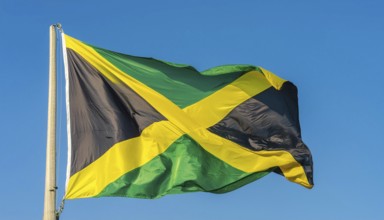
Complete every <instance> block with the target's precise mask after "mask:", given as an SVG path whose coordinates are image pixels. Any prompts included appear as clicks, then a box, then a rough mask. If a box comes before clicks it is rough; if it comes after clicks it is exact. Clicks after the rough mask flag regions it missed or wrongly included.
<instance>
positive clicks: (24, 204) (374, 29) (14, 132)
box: [0, 0, 384, 220]
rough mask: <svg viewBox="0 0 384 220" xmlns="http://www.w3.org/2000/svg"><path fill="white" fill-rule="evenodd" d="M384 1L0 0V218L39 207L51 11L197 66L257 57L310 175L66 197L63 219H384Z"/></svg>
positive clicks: (107, 36) (62, 161) (100, 37)
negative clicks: (283, 104)
mask: <svg viewBox="0 0 384 220" xmlns="http://www.w3.org/2000/svg"><path fill="white" fill-rule="evenodd" d="M383 10H384V1H379V0H339V1H338V0H321V1H320V0H319V1H304V0H302V1H276V0H271V1H260V0H249V1H243V0H237V1H225V0H221V1H218V0H217V1H212V0H194V1H176V0H173V1H168V0H163V1H156V0H152V1H149V0H143V1H129V0H126V1H123V0H121V1H116V0H109V1H98V0H92V1H90V0H87V1H74V0H65V1H53V0H52V1H43V0H34V1H28V0H24V1H21V0H0V67H1V70H0V76H1V78H0V80H1V85H0V94H1V95H0V103H1V104H0V121H1V123H0V137H1V144H0V146H1V156H0V169H1V181H0V193H1V194H0V219H2V220H13V219H14V220H20V219H41V218H42V213H43V197H44V175H45V147H46V124H47V99H48V92H47V91H48V46H49V45H48V41H49V25H51V24H53V23H56V22H60V23H62V25H63V28H64V31H65V32H66V33H67V34H68V35H71V36H73V37H75V38H78V39H80V40H82V41H85V42H87V43H90V44H93V45H97V46H100V47H103V48H108V49H111V50H115V51H119V52H123V53H127V54H132V55H139V56H150V57H155V58H158V59H162V60H168V61H172V62H176V63H185V64H190V65H193V66H195V67H196V68H197V69H199V70H205V69H208V68H211V67H214V66H217V65H222V64H252V65H258V66H262V67H264V68H266V69H268V70H270V71H272V72H274V73H276V74H277V75H279V76H281V77H283V78H285V79H287V80H290V81H292V82H293V83H295V84H296V86H297V87H298V89H299V107H300V120H301V127H302V136H303V140H304V142H305V143H306V144H307V145H308V146H309V148H310V149H311V151H312V154H313V159H314V181H315V187H314V188H313V189H312V190H308V189H306V188H304V187H301V186H299V185H296V184H294V183H291V182H289V181H287V180H285V179H284V178H283V177H281V176H279V175H276V174H273V173H271V174H270V175H268V176H266V177H264V178H262V179H260V180H258V181H256V182H253V183H251V184H249V185H247V186H245V187H242V188H240V189H238V190H236V191H233V192H231V193H227V194H222V195H215V194H210V193H189V194H181V195H170V196H165V197H163V198H161V199H156V200H142V199H130V198H99V199H79V200H70V201H67V202H66V206H65V210H64V212H63V214H62V218H61V219H62V220H69V219H71V220H77V219H93V220H99V219H116V220H120V219H167V220H173V219H183V220H196V219H199V220H205V219H213V220H215V219H221V220H232V219H263V220H268V219H271V220H274V219H299V220H300V219H314V220H324V219H327V220H330V219H335V220H340V219H347V220H355V219H356V220H361V219H367V220H371V219H372V220H376V219H377V220H379V219H384V198H383V197H384V189H383V187H384V172H383V168H384V156H383V155H384V141H383V139H382V138H383V137H384V129H383V125H384V114H383V113H384V87H383V83H384V72H383V63H384V13H383ZM61 73H63V71H61ZM59 78H61V79H62V80H63V75H61V76H59ZM61 83H63V82H62V81H61ZM61 85H62V84H61ZM62 100H63V97H62ZM63 108H64V107H63V106H62V105H61V108H60V109H63ZM62 118H64V114H62ZM64 122H65V120H63V121H62V123H61V129H59V131H60V134H61V135H60V139H59V141H58V142H59V145H60V155H59V168H58V169H59V177H58V186H59V195H58V200H60V198H61V197H62V196H63V194H64V192H63V190H64V185H65V168H66V136H65V125H64Z"/></svg>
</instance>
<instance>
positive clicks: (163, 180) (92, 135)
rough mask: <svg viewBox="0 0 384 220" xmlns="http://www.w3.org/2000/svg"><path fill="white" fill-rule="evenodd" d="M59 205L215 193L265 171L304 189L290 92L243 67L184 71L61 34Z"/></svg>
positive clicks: (306, 160)
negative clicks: (63, 97) (63, 90)
mask: <svg viewBox="0 0 384 220" xmlns="http://www.w3.org/2000/svg"><path fill="white" fill-rule="evenodd" d="M63 45H64V53H65V57H64V59H65V60H66V66H67V69H66V76H67V110H68V120H69V122H70V123H69V126H68V133H69V135H68V136H69V155H68V161H69V164H68V170H67V183H66V184H67V186H66V193H65V198H66V199H75V198H87V197H103V196H120V197H135V198H158V197H161V196H163V195H166V194H176V193H184V192H195V191H205V192H212V193H224V192H228V191H231V190H234V189H237V188H239V187H241V186H243V185H245V184H248V183H250V182H252V181H254V180H257V179H259V178H261V177H263V176H265V175H267V174H268V173H270V172H276V173H279V174H281V175H284V176H285V177H286V178H287V179H288V180H290V181H292V182H295V183H298V184H301V185H303V186H305V187H307V188H311V187H312V186H313V182H312V158H311V154H310V151H309V150H308V148H307V147H306V145H305V144H304V143H303V141H302V140H301V134H300V125H299V118H298V107H297V89H296V87H295V86H294V85H293V84H292V83H290V82H288V81H286V80H283V79H281V78H279V77H278V76H276V75H274V74H273V73H271V72H269V71H267V70H265V69H263V68H261V67H255V66H249V65H225V66H219V67H215V68H212V69H209V70H207V71H204V72H199V71H197V70H196V69H194V68H193V67H191V66H188V65H181V64H175V63H169V62H165V61H161V60H156V59H153V58H143V57H136V56H131V55H126V54H121V53H117V52H113V51H110V50H106V49H101V48H99V47H95V46H92V45H89V44H86V43H83V42H81V41H79V40H76V39H74V38H72V37H70V36H68V35H64V34H63Z"/></svg>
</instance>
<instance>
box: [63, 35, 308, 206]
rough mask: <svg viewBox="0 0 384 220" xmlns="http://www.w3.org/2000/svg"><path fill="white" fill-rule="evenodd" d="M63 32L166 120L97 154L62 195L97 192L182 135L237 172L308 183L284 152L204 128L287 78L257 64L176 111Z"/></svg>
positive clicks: (82, 53) (78, 49) (70, 44)
mask: <svg viewBox="0 0 384 220" xmlns="http://www.w3.org/2000/svg"><path fill="white" fill-rule="evenodd" d="M64 36H65V39H64V40H65V44H66V47H67V48H69V49H72V50H74V51H75V52H76V53H78V54H79V55H80V56H82V57H83V58H84V59H85V60H87V61H88V62H89V63H90V64H91V65H92V66H93V67H94V68H95V69H97V70H98V71H99V72H100V73H101V74H102V75H103V76H104V77H106V78H108V80H110V81H111V82H113V83H116V84H124V85H127V86H128V87H130V88H131V89H132V90H134V91H135V92H136V93H137V94H139V95H140V96H141V97H142V98H143V99H145V100H146V101H147V102H148V103H149V104H150V105H151V106H153V107H154V108H155V109H156V110H157V111H158V112H159V113H160V114H162V115H163V116H164V117H165V118H166V119H168V120H164V121H160V122H155V123H153V124H152V125H150V126H148V127H147V128H145V129H144V130H143V131H142V133H141V135H140V136H139V137H136V138H132V139H128V140H125V141H121V142H119V143H116V144H115V145H114V146H113V147H111V148H110V149H109V150H108V151H107V152H106V153H104V154H103V155H102V156H101V157H100V158H98V159H97V160H95V161H94V162H92V163H91V164H90V165H88V166H87V167H85V168H84V169H82V170H80V171H79V172H77V173H75V174H74V175H72V176H71V177H70V178H69V181H68V183H67V190H66V195H65V198H66V199H71V198H79V197H81V198H86V197H93V196H96V195H98V194H99V193H100V192H101V191H102V190H103V189H104V188H105V187H106V186H108V184H110V183H112V182H114V181H115V180H116V179H118V178H119V177H121V176H122V175H124V174H126V173H128V172H129V171H132V170H133V169H136V168H138V167H141V166H143V165H144V164H146V163H147V162H149V161H150V160H152V159H153V158H155V157H156V156H158V155H159V154H161V153H163V152H165V151H166V150H167V148H168V147H169V146H170V145H171V144H172V143H173V142H174V141H176V140H177V139H178V138H180V137H181V136H182V135H184V134H187V135H188V136H190V137H191V138H192V139H193V140H195V141H196V142H198V143H199V144H200V145H201V147H203V148H204V149H205V150H206V151H207V152H209V153H211V154H212V155H214V156H215V157H217V158H219V159H220V160H222V161H224V162H226V163H227V164H229V165H231V166H233V167H234V168H236V169H238V170H241V171H243V172H246V173H254V172H260V171H265V170H268V169H270V168H272V167H276V166H278V167H280V169H281V170H282V172H283V174H284V176H285V177H286V178H287V179H288V180H290V181H292V182H296V183H299V184H301V185H303V186H306V187H309V188H310V187H312V185H311V184H309V182H308V179H307V177H306V175H305V172H304V169H303V167H302V166H301V165H300V164H299V163H298V162H297V161H296V160H295V159H294V158H293V156H292V155H291V154H290V153H288V152H287V151H282V150H277V151H264V150H262V151H252V150H249V149H247V148H244V147H242V146H240V145H238V144H236V143H234V142H232V141H229V140H227V139H225V138H222V137H220V136H218V135H216V134H213V133H211V132H209V131H208V130H207V128H209V127H211V126H213V125H215V124H216V123H218V122H219V121H220V120H222V119H223V118H224V117H225V116H226V115H227V114H228V113H230V112H231V111H232V110H233V109H234V108H235V107H236V106H238V105H239V104H241V103H242V102H244V101H246V100H247V99H249V98H251V97H253V96H255V95H257V94H259V93H260V92H262V91H264V90H266V89H267V88H269V87H271V86H273V87H275V88H276V89H280V88H281V86H282V84H283V83H284V81H285V80H283V79H281V78H279V77H277V76H276V75H274V74H272V73H270V72H269V71H267V70H265V69H262V68H260V69H261V71H262V72H258V71H250V72H247V73H245V74H244V75H243V76H241V77H239V78H238V79H237V80H235V81H234V82H232V83H230V84H228V85H227V86H225V87H224V88H222V89H220V90H218V91H216V92H215V93H213V94H211V95H209V96H207V97H205V98H204V99H202V100H200V101H199V102H196V103H194V104H192V105H190V106H187V107H185V108H183V109H180V108H179V107H178V106H177V105H175V104H174V103H173V102H171V101H170V100H168V99H167V98H166V97H164V96H163V95H161V94H159V93H158V92H156V91H154V90H153V89H151V88H149V87H148V86H146V85H145V84H143V83H141V82H140V81H138V80H136V79H135V78H133V77H131V76H130V75H128V74H126V73H124V72H123V71H121V70H120V69H118V68H117V67H115V66H114V65H113V64H111V63H110V62H109V61H107V60H106V59H105V58H104V57H102V56H101V55H100V54H99V53H97V52H96V51H95V50H94V49H93V48H92V47H90V46H88V45H86V44H84V43H82V42H81V41H78V40H76V39H74V38H72V37H70V36H68V35H64ZM229 97H230V98H229ZM132 155H134V156H132ZM127 158H129V159H127ZM111 161H113V162H112V163H111ZM100 177H101V178H100Z"/></svg>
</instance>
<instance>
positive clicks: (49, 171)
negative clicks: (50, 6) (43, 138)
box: [43, 25, 57, 220]
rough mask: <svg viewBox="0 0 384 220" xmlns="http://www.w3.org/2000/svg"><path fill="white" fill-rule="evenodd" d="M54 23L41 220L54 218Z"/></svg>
mask: <svg viewBox="0 0 384 220" xmlns="http://www.w3.org/2000/svg"><path fill="white" fill-rule="evenodd" d="M55 26H56V25H51V26H50V27H49V30H50V32H49V33H50V34H49V45H50V46H49V93H48V126H47V153H46V167H45V191H44V215H43V220H55V219H56V213H55V212H56V189H57V187H56V30H55V29H56V28H55Z"/></svg>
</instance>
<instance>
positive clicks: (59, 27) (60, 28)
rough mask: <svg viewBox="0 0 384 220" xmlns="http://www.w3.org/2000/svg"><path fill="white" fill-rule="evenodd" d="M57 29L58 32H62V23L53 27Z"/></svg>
mask: <svg viewBox="0 0 384 220" xmlns="http://www.w3.org/2000/svg"><path fill="white" fill-rule="evenodd" d="M53 26H54V27H55V28H57V29H58V30H62V26H61V24H60V23H56V24H54V25H53Z"/></svg>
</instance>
